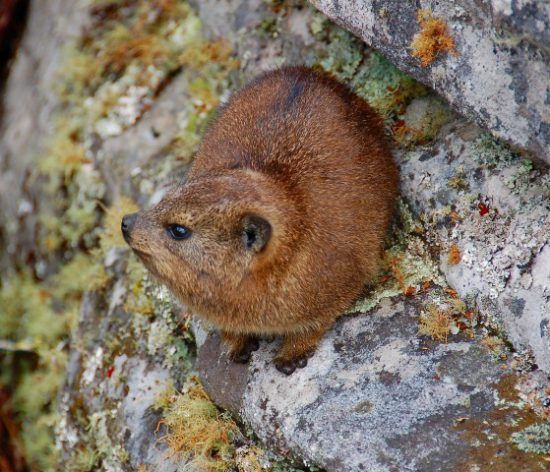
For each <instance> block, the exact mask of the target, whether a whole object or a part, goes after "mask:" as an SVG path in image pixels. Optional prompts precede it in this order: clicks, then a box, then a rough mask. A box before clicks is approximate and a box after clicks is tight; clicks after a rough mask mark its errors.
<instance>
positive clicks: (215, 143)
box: [127, 67, 398, 373]
mask: <svg viewBox="0 0 550 472" xmlns="http://www.w3.org/2000/svg"><path fill="white" fill-rule="evenodd" d="M397 187H398V175H397V170H396V167H395V164H394V163H393V160H392V157H391V154H390V150H389V147H388V144H387V141H386V139H385V137H384V135H383V131H382V126H381V123H380V119H379V117H378V116H377V115H376V113H375V112H374V111H373V110H372V109H371V108H370V107H369V106H368V105H367V104H366V103H365V101H363V100H362V99H360V98H359V97H357V96H356V95H355V94H354V93H352V92H351V91H350V90H348V89H347V88H346V87H345V86H343V85H342V84H340V83H338V82H337V81H336V80H334V79H332V78H331V77H329V76H328V75H325V74H322V73H318V72H315V71H313V70H311V69H308V68H305V67H287V68H283V69H280V70H277V71H273V72H269V73H267V74H265V75H263V76H261V77H259V78H257V79H255V80H254V81H253V82H251V83H250V84H249V85H248V86H246V87H245V88H244V89H243V90H241V91H239V92H238V93H236V94H235V95H234V96H233V97H232V98H231V99H230V101H229V102H228V103H227V104H226V105H225V106H224V107H223V108H222V109H221V110H220V111H219V113H218V116H217V118H216V120H215V121H214V122H213V124H212V125H211V126H210V128H209V130H208V131H207V133H206V135H205V137H204V140H203V142H202V145H201V147H200V150H199V152H198V154H197V156H196V158H195V161H194V164H193V167H192V169H191V170H190V172H189V175H188V180H187V182H186V184H185V185H183V186H180V187H178V188H175V189H173V190H172V191H171V192H169V193H168V195H167V196H166V197H165V198H164V199H163V200H162V201H161V202H160V203H159V204H158V205H157V206H155V207H154V208H152V209H150V210H148V211H144V212H141V213H139V214H138V216H137V218H136V220H135V224H134V225H133V227H132V230H131V234H130V235H127V240H128V241H129V244H130V246H131V247H132V248H133V249H134V250H135V251H136V253H137V254H138V255H139V256H140V257H141V259H142V260H143V262H144V263H145V265H146V266H147V267H148V268H149V269H150V270H151V271H152V272H153V273H154V274H156V275H157V276H158V277H159V278H160V280H162V281H163V282H164V283H166V284H167V285H168V286H169V288H170V289H171V290H172V291H173V292H174V294H175V295H176V296H178V297H179V298H180V299H181V300H182V301H183V302H184V303H186V304H187V305H188V306H189V307H190V308H191V309H192V310H193V311H194V312H196V313H197V314H199V315H200V316H202V317H203V318H205V319H207V320H209V321H211V322H212V323H213V324H214V325H215V326H217V327H218V328H219V329H220V330H221V331H222V335H223V337H224V339H225V340H226V341H227V342H228V343H229V344H230V347H231V354H232V356H233V357H234V358H235V359H237V360H239V359H240V360H246V357H247V355H245V356H243V355H242V354H243V352H244V353H245V354H246V353H249V350H250V341H251V340H253V338H254V337H256V336H262V335H282V336H284V342H283V346H282V348H281V350H280V352H279V354H278V356H277V358H276V365H277V366H278V368H280V369H281V370H282V371H284V372H286V373H290V372H291V371H292V370H294V368H295V367H301V366H303V365H305V360H304V359H306V358H307V357H308V356H310V355H311V354H312V353H313V352H314V350H315V347H316V345H317V342H318V341H319V339H320V338H321V337H322V335H323V334H324V333H325V331H326V330H327V329H328V328H329V327H330V326H331V325H332V324H333V322H334V320H335V319H336V318H337V317H338V316H339V315H340V314H341V313H342V312H343V311H344V310H346V309H347V308H349V307H350V305H351V304H352V303H353V301H354V300H355V299H357V298H358V297H359V295H360V294H361V292H362V289H363V287H364V285H365V284H366V283H370V282H372V281H373V280H374V276H375V275H376V273H377V270H378V267H379V264H380V261H381V255H382V250H383V241H384V237H385V234H386V231H387V228H388V225H389V223H390V218H391V214H392V209H393V206H394V201H395V198H396V195H397ZM250 218H252V219H254V218H259V220H260V221H267V222H268V228H267V229H266V232H265V233H262V234H261V236H262V237H263V238H264V239H265V240H266V241H267V244H266V245H265V247H262V248H260V249H259V250H254V248H252V249H248V248H247V247H245V243H244V239H243V232H244V231H246V228H247V225H248V224H250V223H249V222H250V221H251V220H250ZM174 223H176V224H180V225H184V226H186V227H188V228H190V229H191V231H192V235H191V237H190V238H189V239H186V240H184V241H175V240H172V239H171V238H170V237H169V236H168V234H167V233H166V227H167V226H168V225H170V224H174ZM260 239H261V238H260Z"/></svg>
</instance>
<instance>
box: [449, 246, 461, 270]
mask: <svg viewBox="0 0 550 472" xmlns="http://www.w3.org/2000/svg"><path fill="white" fill-rule="evenodd" d="M461 259H462V254H460V249H459V248H458V246H457V245H456V244H452V245H451V247H450V248H449V253H448V254H447V262H448V263H449V264H450V265H457V264H459V263H460V260H461Z"/></svg>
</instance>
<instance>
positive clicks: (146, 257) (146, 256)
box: [131, 247, 151, 262]
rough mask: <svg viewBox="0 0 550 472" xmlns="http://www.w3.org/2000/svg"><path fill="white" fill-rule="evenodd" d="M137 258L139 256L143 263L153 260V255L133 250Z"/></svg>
mask: <svg viewBox="0 0 550 472" xmlns="http://www.w3.org/2000/svg"><path fill="white" fill-rule="evenodd" d="M131 249H132V251H133V252H134V254H135V255H136V256H138V257H139V258H140V259H141V260H142V261H143V262H145V261H149V260H151V254H149V253H148V252H144V251H141V250H139V249H135V248H133V247H132V248H131Z"/></svg>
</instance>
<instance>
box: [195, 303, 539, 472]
mask: <svg viewBox="0 0 550 472" xmlns="http://www.w3.org/2000/svg"><path fill="white" fill-rule="evenodd" d="M419 300H420V299H419V298H417V299H416V300H411V299H410V298H406V297H403V296H401V297H396V298H393V299H386V300H385V301H384V302H383V303H382V304H381V305H380V306H379V307H378V308H376V309H375V310H373V311H372V312H371V313H369V314H368V315H348V316H346V317H345V318H343V319H341V320H339V322H338V323H337V324H336V326H335V327H334V328H333V329H332V330H331V331H330V332H329V333H328V335H327V336H325V338H324V339H323V340H322V342H321V344H320V346H319V349H318V351H317V353H316V354H315V355H314V356H313V357H312V358H311V359H310V360H309V362H308V365H307V366H306V367H305V368H303V369H300V370H297V371H296V372H295V373H294V374H292V375H291V376H288V377H287V376H285V375H283V374H281V373H280V372H278V371H277V370H276V369H275V367H274V366H273V362H272V359H273V356H274V354H275V353H276V347H277V346H276V343H263V344H262V345H261V347H260V349H259V350H258V351H257V352H255V353H254V354H253V357H252V361H251V363H250V365H249V366H248V368H246V367H245V366H242V365H236V364H234V363H232V362H231V361H229V360H228V359H227V357H226V352H225V350H224V348H223V347H221V346H220V339H219V337H218V335H217V334H209V335H207V336H206V337H204V336H201V339H202V341H201V342H202V344H201V345H200V346H199V353H198V356H199V369H200V371H201V376H202V379H203V383H204V385H205V387H206V388H207V389H208V391H209V392H211V394H212V397H213V399H214V400H216V401H218V402H219V403H220V404H221V405H223V406H224V407H226V408H229V409H230V410H231V411H233V412H235V413H238V414H240V415H241V417H242V418H243V419H244V420H245V421H246V422H247V423H248V424H250V425H251V426H252V428H253V429H254V431H256V432H257V434H258V435H259V436H260V438H261V439H262V440H263V441H265V442H266V443H267V444H273V443H275V444H276V445H277V446H278V447H279V448H280V449H282V450H290V451H292V453H294V454H298V455H300V456H302V457H304V458H306V459H307V460H308V461H311V462H313V463H315V464H318V465H320V466H322V467H324V468H326V469H327V470H331V471H342V472H343V471H349V472H352V471H364V470H369V471H386V470H388V471H389V470H422V471H426V472H428V471H437V470H471V468H472V467H475V466H476V465H477V466H478V467H480V466H481V467H483V466H487V465H489V464H491V465H494V466H496V467H497V468H499V467H500V468H501V469H498V470H533V471H537V470H540V471H542V470H544V468H545V466H544V464H543V462H542V461H541V460H540V458H537V456H536V455H534V454H533V455H530V454H521V455H520V456H518V455H517V451H516V450H515V449H514V448H513V447H511V446H510V444H507V442H506V439H505V438H506V434H508V433H506V434H505V435H502V432H497V431H498V430H499V428H500V427H501V426H502V425H503V424H506V423H509V422H511V421H513V420H516V421H518V422H522V421H524V420H525V418H526V417H527V416H529V414H528V413H527V412H526V411H521V410H520V409H518V408H516V407H513V406H512V405H513V401H512V398H513V397H514V393H513V391H512V392H510V391H507V389H508V388H509V385H510V381H511V380H513V378H514V376H513V374H511V372H510V371H509V370H508V368H507V365H506V363H503V362H502V361H497V360H495V358H494V357H492V356H491V355H490V354H489V352H488V351H487V349H486V348H484V347H482V346H480V345H479V344H477V343H475V342H472V341H471V340H467V339H465V338H459V339H455V340H452V341H450V342H448V343H443V344H442V343H435V342H433V341H429V340H427V339H425V338H419V337H418V335H417V331H418V312H419V308H420V305H419V304H418V303H419ZM510 393H511V394H512V396H511V397H510V396H507V395H508V394H510ZM499 415H503V416H501V417H500V418H499V420H498V421H497V420H495V418H497V417H498V416H499ZM497 448H498V449H499V451H500V453H499V457H498V458H496V457H492V456H491V454H492V451H494V450H495V449H497ZM484 454H486V455H487V458H488V459H487V458H483V455H484ZM522 468H523V469H522Z"/></svg>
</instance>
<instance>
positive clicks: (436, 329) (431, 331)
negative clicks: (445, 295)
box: [418, 304, 453, 342]
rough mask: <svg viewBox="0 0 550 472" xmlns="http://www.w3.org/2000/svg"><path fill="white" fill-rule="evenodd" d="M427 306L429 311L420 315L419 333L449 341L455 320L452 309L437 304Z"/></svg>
mask: <svg viewBox="0 0 550 472" xmlns="http://www.w3.org/2000/svg"><path fill="white" fill-rule="evenodd" d="M427 308H428V309H427V311H424V312H422V313H421V315H420V326H419V328H418V334H420V335H424V336H430V337H431V338H432V339H434V340H436V341H443V342H447V338H448V337H449V334H450V332H451V326H452V321H453V318H452V313H451V311H450V310H449V309H445V308H443V309H442V308H441V307H439V306H438V305H435V304H429V305H428V307H427Z"/></svg>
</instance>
